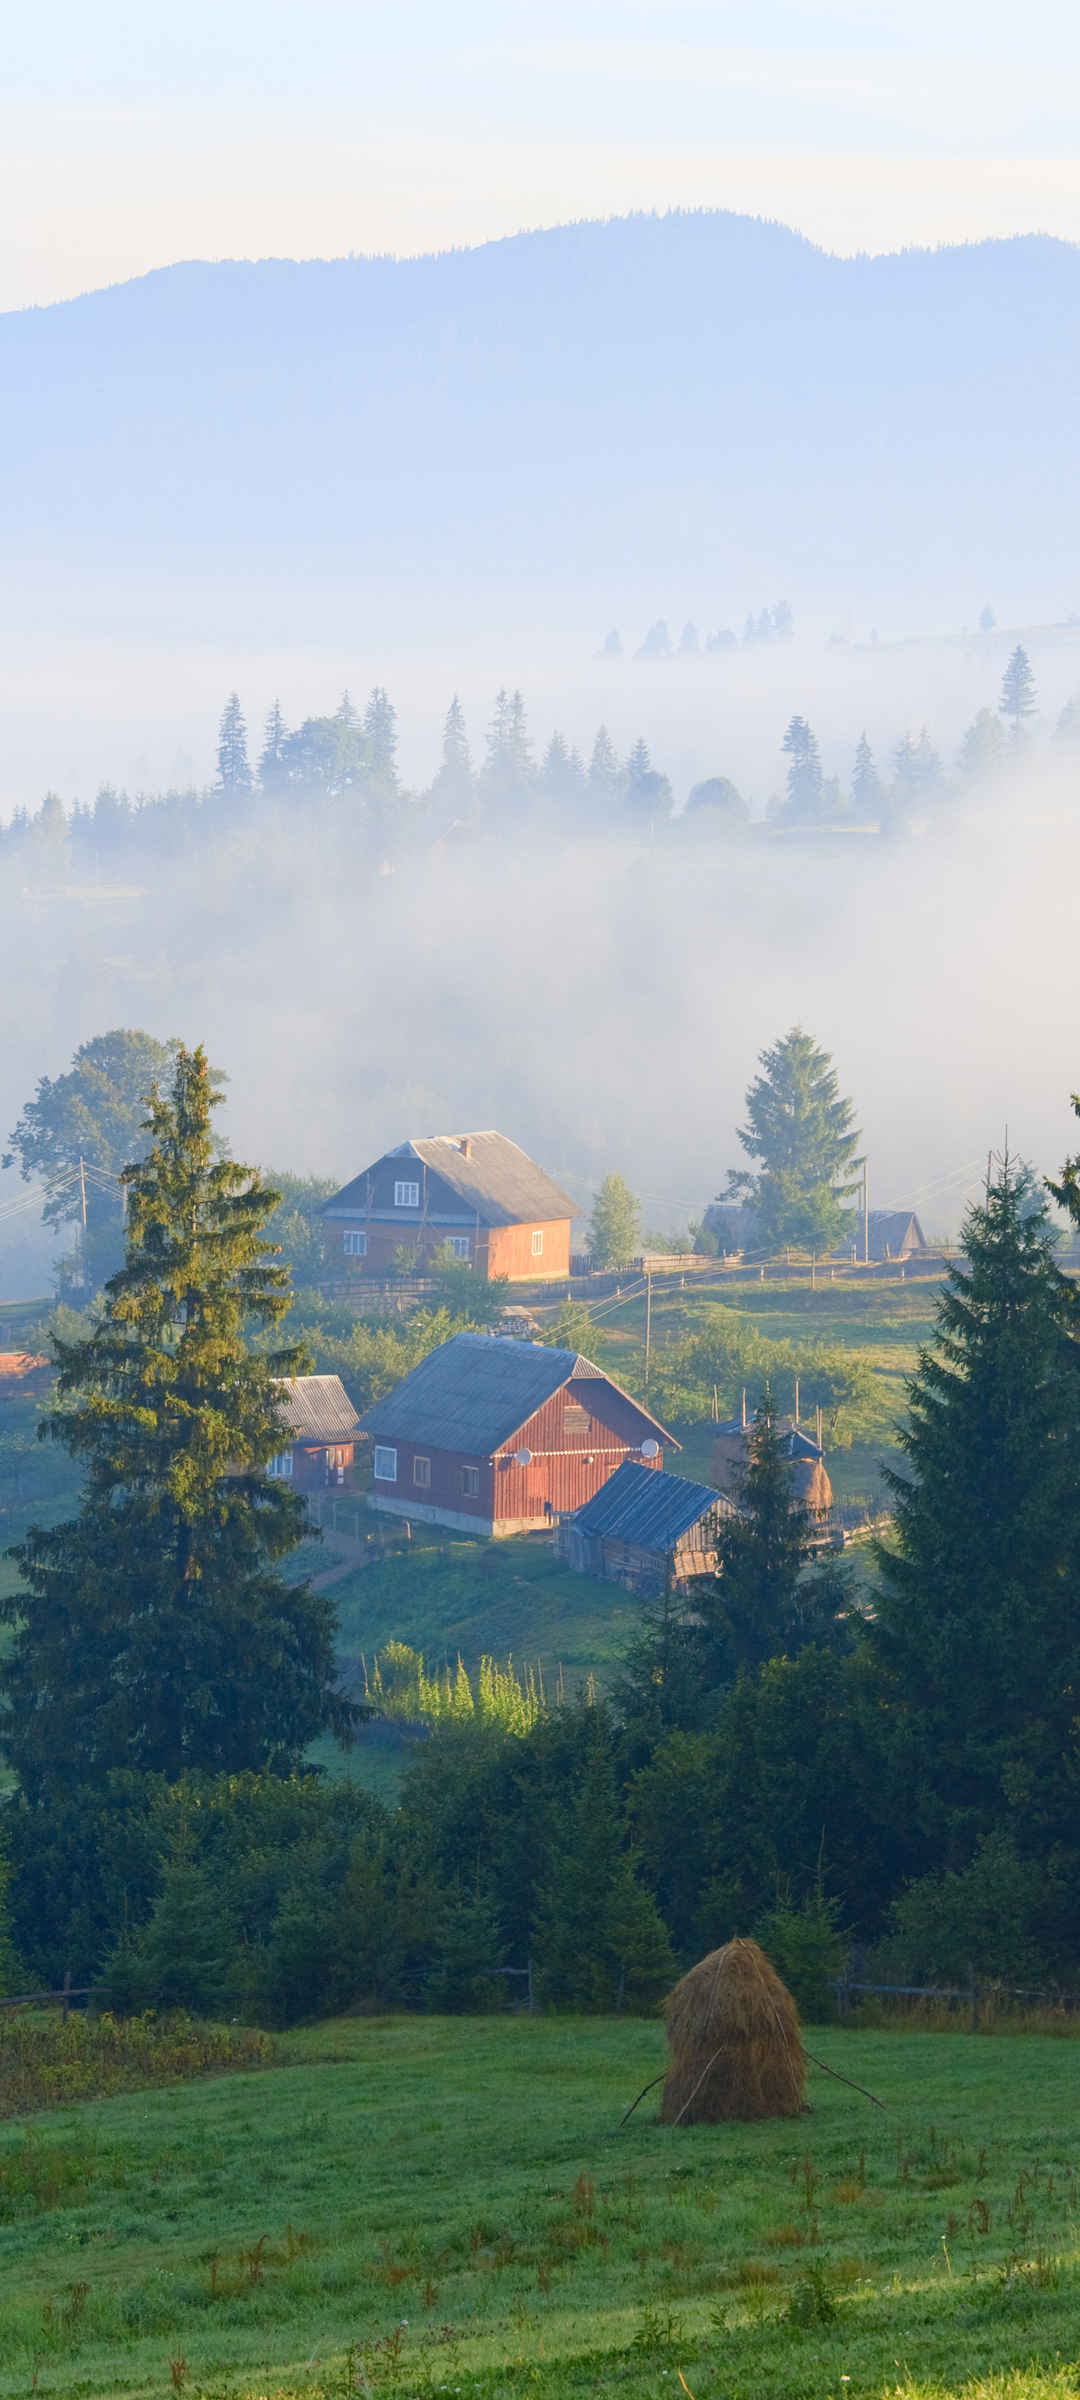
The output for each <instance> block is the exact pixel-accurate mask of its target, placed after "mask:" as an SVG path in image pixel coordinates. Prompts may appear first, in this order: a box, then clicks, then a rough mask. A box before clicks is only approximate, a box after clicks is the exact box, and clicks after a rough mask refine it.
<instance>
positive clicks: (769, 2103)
mask: <svg viewBox="0 0 1080 2400" xmlns="http://www.w3.org/2000/svg"><path fill="white" fill-rule="evenodd" d="M664 2016H665V2019H666V2021H667V2037H668V2049H669V2051H670V2053H671V2061H670V2065H669V2067H668V2071H667V2074H666V2076H665V2078H664V2090H663V2097H662V2099H661V2102H660V2120H661V2123H662V2124H664V2125H722V2124H727V2123H730V2122H732V2121H733V2120H743V2121H745V2120H749V2119H753V2118H758V2117H797V2116H798V2115H799V2114H800V2113H801V2111H802V2108H803V2105H804V2091H805V2084H806V2053H805V2051H804V2049H803V2046H802V2040H801V2037H800V2034H799V2012H798V2010H797V2008H796V2006H795V2002H794V2000H793V1999H792V1997H791V1993H790V1992H789V1991H788V1989H787V1986H786V1984H783V1983H781V1981H780V1977H779V1975H778V1974H777V1973H776V1970H775V1968H774V1967H771V1966H770V1964H769V1961H768V1959H767V1958H766V1956H765V1953H764V1951H763V1950H759V1948H758V1945H757V1943H756V1942H748V1941H733V1942H725V1944H724V1946H723V1949H722V1950H710V1952H709V1955H708V1957H707V1958H703V1959H701V1961H700V1962H699V1964H698V1965H697V1966H696V1967H691V1969H690V1972H689V1974H688V1975H684V1976H683V1978H682V1981H681V1983H677V1984H676V1986H675V1989H674V1991H673V1992H669V1994H668V1997H667V1999H666V2000H665V2002H664Z"/></svg>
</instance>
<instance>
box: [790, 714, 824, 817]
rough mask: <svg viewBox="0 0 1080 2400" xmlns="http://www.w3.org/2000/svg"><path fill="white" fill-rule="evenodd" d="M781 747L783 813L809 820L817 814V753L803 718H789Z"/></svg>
mask: <svg viewBox="0 0 1080 2400" xmlns="http://www.w3.org/2000/svg"><path fill="white" fill-rule="evenodd" d="M781 747H782V749H783V751H784V753H785V756H786V757H787V760H788V771H787V802H788V804H787V813H788V815H789V817H791V818H792V819H793V820H795V821H796V822H800V823H807V822H812V821H813V820H814V818H816V817H819V816H820V814H821V804H822V789H823V786H822V773H821V752H820V750H819V749H818V745H817V736H816V735H815V733H814V732H813V730H812V728H811V727H810V726H809V725H808V724H807V722H806V718H805V717H792V719H791V722H790V724H789V726H788V728H787V732H786V733H785V735H784V739H783V743H782V745H781Z"/></svg>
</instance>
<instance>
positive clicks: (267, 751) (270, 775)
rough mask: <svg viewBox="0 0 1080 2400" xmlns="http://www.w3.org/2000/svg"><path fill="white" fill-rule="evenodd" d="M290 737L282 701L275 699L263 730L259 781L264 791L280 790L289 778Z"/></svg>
mask: <svg viewBox="0 0 1080 2400" xmlns="http://www.w3.org/2000/svg"><path fill="white" fill-rule="evenodd" d="M288 738H289V729H288V726H287V725H286V723H285V719H284V717H283V716H282V713H281V705H280V702H279V701H277V700H275V702H274V705H273V707H272V709H271V711H270V714H269V716H268V717H267V720H266V725H265V728H264V730H263V746H262V749H261V751H260V752H259V782H260V783H261V785H262V788H263V791H264V792H275V791H278V790H279V789H280V787H281V785H282V784H283V783H285V782H287V780H288V765H287V761H286V756H285V744H286V742H287V741H288Z"/></svg>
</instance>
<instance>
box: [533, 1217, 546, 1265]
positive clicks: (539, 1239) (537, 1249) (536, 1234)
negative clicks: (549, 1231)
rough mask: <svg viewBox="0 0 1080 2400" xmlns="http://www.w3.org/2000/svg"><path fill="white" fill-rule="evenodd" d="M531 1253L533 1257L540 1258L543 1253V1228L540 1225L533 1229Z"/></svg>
mask: <svg viewBox="0 0 1080 2400" xmlns="http://www.w3.org/2000/svg"><path fill="white" fill-rule="evenodd" d="M532 1254H533V1257H534V1258H542V1257H543V1255H544V1228H543V1226H542V1225H537V1226H535V1227H534V1229H533V1237H532Z"/></svg>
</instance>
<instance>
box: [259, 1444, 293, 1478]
mask: <svg viewBox="0 0 1080 2400" xmlns="http://www.w3.org/2000/svg"><path fill="white" fill-rule="evenodd" d="M292 1471H293V1454H292V1451H291V1450H278V1451H277V1452H276V1453H275V1456H274V1457H273V1458H272V1459H271V1460H270V1463H269V1465H268V1467H267V1470H266V1472H267V1474H268V1475H269V1476H270V1478H271V1480H272V1481H273V1482H274V1483H290V1482H291V1481H292Z"/></svg>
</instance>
